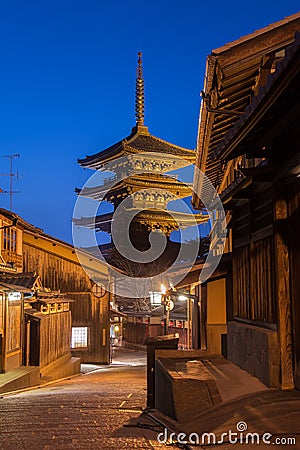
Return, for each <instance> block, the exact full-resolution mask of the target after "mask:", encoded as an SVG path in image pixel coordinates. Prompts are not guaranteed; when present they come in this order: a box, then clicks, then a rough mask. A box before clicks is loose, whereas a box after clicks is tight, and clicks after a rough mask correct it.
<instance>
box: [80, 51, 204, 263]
mask: <svg viewBox="0 0 300 450" xmlns="http://www.w3.org/2000/svg"><path fill="white" fill-rule="evenodd" d="M135 116H136V125H135V127H133V128H132V132H131V134H130V135H129V136H128V137H126V138H125V139H122V140H121V141H119V142H117V143H116V144H114V145H112V146H111V147H109V148H107V149H104V150H102V151H100V152H99V153H96V154H94V155H91V156H87V157H86V158H84V159H80V160H78V162H79V164H80V165H81V166H82V167H84V168H90V169H95V170H100V171H101V169H102V170H103V168H104V169H107V167H109V171H110V172H113V173H115V176H114V177H110V178H106V179H105V180H104V181H103V183H102V185H101V186H96V187H85V188H83V189H76V192H77V193H78V194H79V195H81V196H84V197H88V198H92V199H95V200H99V201H103V200H104V201H108V202H110V203H111V204H112V205H113V208H114V211H113V212H111V213H106V214H99V215H97V216H96V217H81V218H79V219H73V220H74V224H75V225H78V226H84V227H88V228H91V229H95V230H96V231H103V232H106V233H109V234H110V235H111V234H112V222H113V221H114V220H118V226H119V227H120V226H121V224H122V219H123V220H125V219H126V214H128V217H129V216H130V217H131V218H132V220H131V222H130V227H129V237H130V240H131V243H132V245H133V246H134V247H135V248H136V249H137V250H139V251H145V250H148V249H149V247H150V243H149V235H150V233H151V232H153V231H160V232H162V233H164V235H165V236H166V237H167V246H166V249H165V252H164V256H163V261H164V264H167V263H170V262H172V260H174V259H175V258H176V254H178V251H179V250H178V249H179V246H180V244H179V243H176V242H173V241H171V240H170V235H171V233H172V232H173V231H174V230H178V229H185V228H188V227H191V226H193V225H195V224H200V223H203V222H206V221H207V219H208V217H207V215H205V214H201V213H197V214H189V213H184V212H174V211H170V210H168V209H167V204H168V203H169V202H170V201H172V200H176V199H182V198H186V197H189V196H190V195H191V194H192V185H189V184H187V183H183V182H181V181H179V180H178V178H177V176H176V175H170V174H167V172H174V170H175V171H176V170H178V169H180V168H182V167H187V166H189V165H191V164H193V163H194V162H195V151H194V150H189V149H185V148H182V147H179V146H177V145H173V144H170V143H169V142H166V141H164V140H162V139H159V138H157V137H155V136H153V135H151V134H150V133H149V131H148V127H146V126H145V125H144V79H143V68H142V53H141V52H139V53H138V67H137V78H136V98H135ZM121 204H122V205H124V206H123V207H121V208H119V209H118V210H117V208H118V207H119V206H122V205H121ZM118 211H120V212H119V213H118ZM99 247H100V250H101V252H102V254H103V255H104V256H105V258H106V259H107V260H108V261H109V262H110V263H113V265H116V266H118V265H119V266H122V264H118V262H117V261H120V259H118V258H117V259H116V258H115V250H116V249H115V247H114V244H113V242H111V243H110V244H104V245H100V246H99ZM145 265H147V264H145Z"/></svg>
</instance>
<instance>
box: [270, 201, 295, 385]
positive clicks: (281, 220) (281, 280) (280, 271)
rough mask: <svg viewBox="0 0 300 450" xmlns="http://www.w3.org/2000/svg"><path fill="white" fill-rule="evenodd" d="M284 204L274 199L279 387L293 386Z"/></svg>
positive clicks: (285, 205) (288, 272)
mask: <svg viewBox="0 0 300 450" xmlns="http://www.w3.org/2000/svg"><path fill="white" fill-rule="evenodd" d="M287 216H288V212H287V204H286V201H285V200H284V199H280V198H279V199H278V198H277V199H276V200H275V203H274V253H275V255H274V256H275V258H274V261H275V280H276V281H275V283H276V289H275V295H276V301H277V311H278V335H279V350H280V363H281V388H282V389H285V390H287V389H294V387H295V386H294V376H293V363H292V325H291V300H290V298H291V296H290V286H289V278H290V277H289V275H290V268H289V252H288V242H287V229H286V227H287Z"/></svg>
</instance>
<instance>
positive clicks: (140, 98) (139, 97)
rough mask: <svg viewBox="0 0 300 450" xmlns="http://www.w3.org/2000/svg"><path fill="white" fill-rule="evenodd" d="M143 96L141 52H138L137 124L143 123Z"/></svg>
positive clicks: (136, 85) (136, 86) (136, 84)
mask: <svg viewBox="0 0 300 450" xmlns="http://www.w3.org/2000/svg"><path fill="white" fill-rule="evenodd" d="M144 111H145V96H144V78H143V67H142V52H138V66H137V69H136V82H135V118H136V124H137V125H144V116H145V114H144Z"/></svg>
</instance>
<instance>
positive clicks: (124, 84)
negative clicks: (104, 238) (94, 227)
mask: <svg viewBox="0 0 300 450" xmlns="http://www.w3.org/2000/svg"><path fill="white" fill-rule="evenodd" d="M298 10H300V2H297V1H291V0H287V1H284V2H283V1H281V0H280V1H279V0H277V1H274V0H272V1H271V0H261V1H251V2H250V1H244V2H241V1H240V0H239V1H230V0H229V1H227V2H224V1H220V0H215V1H214V2H201V1H199V0H186V1H184V2H183V1H177V0H172V1H171V0H160V1H158V0H152V1H150V0H149V1H142V0H140V1H135V0H127V1H124V0H123V1H121V0H115V1H112V2H108V1H102V0H98V1H95V0H84V1H83V0H72V1H67V0H59V1H57V0H48V1H47V0H45V1H30V0H27V1H24V0H10V1H2V2H1V3H0V59H1V70H0V123H1V127H0V130H1V132H0V162H1V168H0V172H1V173H7V172H8V171H9V160H8V159H7V158H2V156H3V155H9V154H14V153H20V155H21V156H20V158H19V159H15V160H14V170H15V171H18V172H19V176H20V178H19V181H16V182H15V183H14V190H17V191H21V192H20V193H19V194H15V196H14V201H13V210H14V211H15V212H16V213H18V214H20V215H21V216H22V217H23V218H24V219H25V220H27V221H29V222H31V223H33V224H34V225H36V226H38V227H40V228H43V229H44V230H45V231H46V232H47V233H49V234H51V235H54V236H56V237H58V238H60V239H63V240H66V241H68V242H71V219H72V212H73V207H74V203H75V200H76V195H75V193H74V188H75V186H78V187H81V186H82V185H83V183H84V182H85V180H86V179H87V178H88V175H89V174H91V172H90V171H88V170H87V171H84V170H83V169H81V168H80V167H79V166H78V164H77V162H76V161H77V158H82V157H84V156H85V155H86V154H93V153H96V152H97V151H99V150H101V149H103V148H105V147H107V146H109V145H111V144H113V143H114V142H116V141H117V140H119V139H121V138H123V137H126V136H127V135H128V134H130V131H131V127H132V126H134V124H135V122H134V86H135V69H136V61H137V51H138V50H142V52H143V66H144V77H145V92H146V118H145V122H146V125H148V126H149V131H150V132H151V133H152V134H154V135H156V136H158V137H160V138H162V139H165V140H168V141H170V142H172V143H175V144H177V145H181V146H183V147H187V148H195V145H196V136H197V125H198V115H199V107H200V96H199V93H200V91H201V89H202V86H203V75H204V70H205V59H206V55H207V54H209V53H210V52H211V50H212V49H213V48H216V47H219V46H221V45H223V44H225V43H226V42H230V41H232V40H234V39H237V38H239V37H240V36H243V35H245V34H248V33H250V32H252V31H254V30H256V29H258V28H261V27H264V26H266V25H268V24H270V23H272V22H274V21H277V20H280V19H282V18H284V17H285V16H288V15H290V14H293V13H295V12H297V11H298ZM8 185H9V180H8V177H4V176H2V177H1V178H0V187H1V188H2V189H3V190H8ZM0 206H1V207H4V208H9V198H8V196H7V195H5V194H0Z"/></svg>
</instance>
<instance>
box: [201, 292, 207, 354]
mask: <svg viewBox="0 0 300 450" xmlns="http://www.w3.org/2000/svg"><path fill="white" fill-rule="evenodd" d="M206 322H207V283H203V284H201V285H200V347H201V350H203V349H204V350H205V349H207V333H206Z"/></svg>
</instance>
